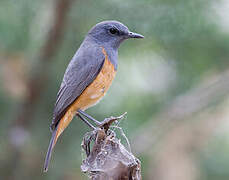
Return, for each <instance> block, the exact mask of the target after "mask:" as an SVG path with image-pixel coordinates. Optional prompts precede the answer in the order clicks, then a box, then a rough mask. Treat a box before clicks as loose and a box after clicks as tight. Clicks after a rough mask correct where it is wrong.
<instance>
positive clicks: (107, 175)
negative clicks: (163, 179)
mask: <svg viewBox="0 0 229 180" xmlns="http://www.w3.org/2000/svg"><path fill="white" fill-rule="evenodd" d="M125 115H126V113H124V114H123V115H121V116H119V117H110V118H106V119H105V120H104V121H103V123H102V124H103V125H101V126H100V127H98V128H97V129H96V130H94V131H92V132H89V133H86V135H85V136H84V139H83V142H82V148H83V150H84V151H85V152H86V155H87V158H86V159H84V160H83V162H82V165H81V170H82V172H84V173H86V172H87V173H88V174H89V178H90V179H91V180H107V179H110V180H121V179H122V180H129V179H133V180H140V179H141V164H140V161H139V160H138V159H137V158H136V157H135V156H134V155H133V154H132V153H131V152H129V151H128V150H126V148H125V147H124V146H123V145H122V144H121V141H120V139H118V138H117V137H116V134H115V132H114V131H112V130H110V129H109V128H110V127H111V124H112V123H113V122H114V121H116V120H120V119H122V118H124V116H125ZM117 128H118V129H121V130H122V128H120V127H117ZM121 132H122V135H123V134H124V133H123V131H121ZM124 137H125V138H126V140H127V142H128V145H129V141H128V139H127V137H126V136H125V134H124ZM92 142H93V143H94V144H93V147H92V151H90V144H91V143H92ZM129 146H130V145H129Z"/></svg>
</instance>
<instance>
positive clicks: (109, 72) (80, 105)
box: [55, 49, 116, 142]
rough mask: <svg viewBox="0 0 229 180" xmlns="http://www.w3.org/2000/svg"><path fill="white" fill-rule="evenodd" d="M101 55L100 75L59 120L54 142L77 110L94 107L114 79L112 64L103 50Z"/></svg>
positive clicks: (114, 72)
mask: <svg viewBox="0 0 229 180" xmlns="http://www.w3.org/2000/svg"><path fill="white" fill-rule="evenodd" d="M103 53H104V55H105V62H104V65H103V67H102V69H101V71H100V73H99V74H98V75H97V77H96V78H95V80H94V81H93V82H92V83H91V84H90V85H89V86H88V87H87V88H86V89H85V90H84V91H83V93H82V94H81V95H80V96H79V97H78V98H77V99H76V100H75V102H74V103H73V104H72V105H71V106H70V107H69V108H68V110H67V112H66V113H65V115H64V116H63V117H62V118H61V120H60V122H59V124H58V129H57V135H56V138H55V142H56V140H57V139H58V137H59V135H60V134H61V133H62V132H63V131H64V129H65V128H66V127H67V126H68V125H69V123H70V122H71V120H72V119H73V117H74V115H75V114H76V111H77V110H78V109H81V110H85V109H87V108H89V107H90V106H93V105H95V104H96V103H98V102H99V100H100V99H101V98H102V97H103V96H104V95H105V94H106V92H107V90H108V89H109V87H110V85H111V83H112V81H113V79H114V77H115V74H116V71H115V69H114V66H113V64H112V63H111V62H110V61H109V60H108V57H107V54H106V52H105V50H104V49H103Z"/></svg>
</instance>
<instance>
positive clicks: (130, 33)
mask: <svg viewBox="0 0 229 180" xmlns="http://www.w3.org/2000/svg"><path fill="white" fill-rule="evenodd" d="M128 38H140V39H142V38H144V36H143V35H141V34H138V33H134V32H129V33H128Z"/></svg>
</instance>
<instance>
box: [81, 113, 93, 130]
mask: <svg viewBox="0 0 229 180" xmlns="http://www.w3.org/2000/svg"><path fill="white" fill-rule="evenodd" d="M77 116H78V117H79V118H80V119H81V120H82V121H83V122H85V123H86V124H87V125H88V126H89V127H90V128H91V129H93V130H95V129H96V128H95V127H94V126H93V125H92V124H91V123H89V122H88V120H87V119H85V118H84V117H83V116H81V115H80V114H77Z"/></svg>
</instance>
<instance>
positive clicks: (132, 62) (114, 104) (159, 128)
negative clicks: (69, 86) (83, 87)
mask: <svg viewBox="0 0 229 180" xmlns="http://www.w3.org/2000/svg"><path fill="white" fill-rule="evenodd" d="M228 8H229V3H228V1H226V0H189V1H184V0H141V1H139V0H125V1H121V0H109V1H105V0H100V1H99V0H93V1H92V0H75V1H74V0H49V1H47V0H39V1H31V0H19V1H16V0H1V1H0V118H1V124H0V179H2V180H22V179H23V180H26V179H28V180H31V179H33V180H40V179H47V180H54V179H60V180H62V179H65V180H75V179H87V176H86V175H84V174H82V173H81V171H80V164H81V160H82V151H81V148H80V144H81V140H82V137H83V135H84V134H85V133H86V132H87V131H88V130H89V129H88V127H86V126H85V124H83V123H82V122H81V121H79V120H78V119H76V118H75V119H74V121H72V123H71V126H69V127H68V128H67V130H66V131H65V132H64V133H63V135H62V137H61V138H60V139H59V141H58V143H57V145H56V147H55V152H54V154H53V157H52V160H51V164H50V169H49V171H48V173H46V174H43V173H42V168H43V162H44V158H45V154H46V150H47V147H48V143H49V140H50V137H51V133H50V131H49V125H50V123H51V120H52V111H53V106H54V103H55V98H56V94H57V91H58V89H59V85H60V83H61V81H62V77H63V74H64V71H65V68H66V66H67V64H68V63H69V61H70V59H71V57H72V56H73V55H74V53H75V51H76V50H77V48H78V47H79V45H80V43H81V42H82V40H83V38H84V36H85V35H86V33H87V31H88V30H89V29H90V28H91V27H92V26H93V25H95V24H96V23H98V22H100V21H103V20H118V21H121V22H123V23H124V24H126V25H127V26H128V27H129V29H130V30H131V31H136V32H138V33H141V34H143V35H144V36H145V39H143V40H128V41H126V42H125V43H123V44H122V45H121V48H120V50H119V67H118V73H117V76H116V79H115V80H114V83H113V85H112V87H111V89H110V91H109V92H108V93H107V95H106V97H105V98H104V99H103V100H102V101H101V102H100V103H99V104H98V105H97V106H95V107H93V108H91V109H89V110H88V111H87V112H88V113H89V114H91V115H92V116H93V117H95V118H97V119H99V120H103V118H105V117H109V116H111V115H113V116H118V115H120V114H121V113H123V112H126V111H127V112H128V115H127V118H126V119H124V120H123V121H122V122H121V126H122V127H123V130H124V132H125V133H126V135H127V137H128V138H129V139H130V143H131V146H132V151H133V153H134V154H135V155H136V156H137V157H138V158H140V160H141V162H142V176H143V179H150V180H151V179H152V180H228V179H229V133H228V132H229V21H228V19H229V11H228ZM123 143H124V144H125V141H123Z"/></svg>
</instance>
